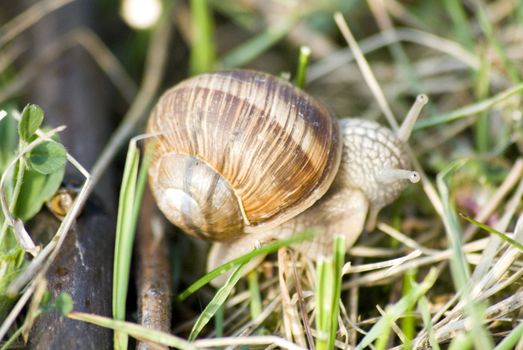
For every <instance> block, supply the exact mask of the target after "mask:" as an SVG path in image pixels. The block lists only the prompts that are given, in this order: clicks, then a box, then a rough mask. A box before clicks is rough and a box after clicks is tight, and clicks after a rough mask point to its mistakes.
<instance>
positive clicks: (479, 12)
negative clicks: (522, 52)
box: [474, 1, 521, 84]
mask: <svg viewBox="0 0 523 350" xmlns="http://www.w3.org/2000/svg"><path fill="white" fill-rule="evenodd" d="M475 5H476V11H474V13H475V14H476V18H477V19H478V22H479V25H480V27H481V29H482V30H483V32H484V33H485V35H486V36H487V38H488V41H489V43H490V45H491V46H492V47H493V48H494V50H495V51H496V53H497V54H498V57H499V59H500V61H501V64H502V67H503V68H504V70H505V71H506V72H507V73H508V75H509V77H510V79H512V81H513V82H514V83H516V84H519V83H521V77H520V75H519V72H518V69H517V67H516V66H515V65H514V63H512V61H510V59H509V58H508V55H507V52H506V51H505V48H504V45H503V44H501V43H500V42H499V40H498V38H497V37H496V33H495V30H494V28H493V27H492V24H491V23H490V20H489V19H488V17H487V14H486V12H485V9H484V8H483V6H482V4H481V3H480V2H479V1H475Z"/></svg>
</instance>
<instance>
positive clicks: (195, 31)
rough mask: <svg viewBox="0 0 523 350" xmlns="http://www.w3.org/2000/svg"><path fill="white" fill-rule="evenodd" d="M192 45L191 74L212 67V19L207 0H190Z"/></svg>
mask: <svg viewBox="0 0 523 350" xmlns="http://www.w3.org/2000/svg"><path fill="white" fill-rule="evenodd" d="M191 25H192V27H191V28H192V35H193V38H192V42H191V44H192V46H191V58H190V72H191V74H192V75H196V74H201V73H205V72H209V71H211V70H213V69H214V65H215V59H216V52H215V51H216V50H215V47H214V21H213V16H212V13H211V10H210V8H209V2H208V0H191Z"/></svg>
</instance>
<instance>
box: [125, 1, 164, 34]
mask: <svg viewBox="0 0 523 350" xmlns="http://www.w3.org/2000/svg"><path fill="white" fill-rule="evenodd" d="M161 13H162V4H161V2H160V0H123V2H122V9H121V15H122V17H123V19H124V20H125V22H127V24H128V25H129V26H131V27H133V28H135V29H147V28H150V27H152V26H153V25H154V24H155V23H156V22H157V21H158V18H160V14H161Z"/></svg>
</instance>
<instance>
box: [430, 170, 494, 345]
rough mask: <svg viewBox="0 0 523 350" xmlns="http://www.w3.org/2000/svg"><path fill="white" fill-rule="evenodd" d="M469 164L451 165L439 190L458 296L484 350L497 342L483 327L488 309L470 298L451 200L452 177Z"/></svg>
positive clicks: (440, 176) (442, 175)
mask: <svg viewBox="0 0 523 350" xmlns="http://www.w3.org/2000/svg"><path fill="white" fill-rule="evenodd" d="M465 162H466V161H463V160H459V161H455V162H453V163H451V164H450V165H449V166H447V167H446V168H445V169H443V171H441V172H440V173H439V174H438V176H437V180H436V182H437V187H438V191H439V193H440V198H441V203H442V204H443V217H442V219H443V224H444V226H445V231H446V233H447V238H448V241H449V245H450V248H451V250H452V256H451V258H450V272H451V276H452V280H453V282H454V285H455V288H456V291H457V292H460V298H461V300H462V301H463V303H464V304H465V311H466V313H467V314H468V315H469V316H470V319H471V320H472V322H471V323H472V325H471V334H472V340H473V341H474V344H475V345H476V346H477V347H480V348H482V349H491V348H493V341H492V338H491V336H490V334H489V333H488V331H487V330H486V329H485V327H484V325H483V321H484V320H485V315H484V308H483V307H482V305H481V304H478V303H475V302H474V301H473V299H472V297H471V295H470V288H471V287H470V284H469V280H470V272H469V267H468V263H467V259H466V257H465V253H464V252H463V248H462V247H463V241H462V237H463V230H462V229H461V227H460V224H459V221H458V216H457V214H456V211H455V209H454V206H453V203H452V201H451V199H450V198H451V197H450V191H449V186H448V183H449V182H450V178H451V176H452V175H453V174H454V173H455V172H456V170H457V169H459V168H460V167H462V166H463V165H464V164H465Z"/></svg>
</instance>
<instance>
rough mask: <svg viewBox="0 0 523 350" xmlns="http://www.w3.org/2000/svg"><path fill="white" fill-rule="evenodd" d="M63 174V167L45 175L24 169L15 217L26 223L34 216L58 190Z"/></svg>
mask: <svg viewBox="0 0 523 350" xmlns="http://www.w3.org/2000/svg"><path fill="white" fill-rule="evenodd" d="M64 173H65V167H64V166H62V168H61V169H59V170H58V171H55V172H53V173H52V174H47V175H45V174H42V173H39V172H37V171H35V170H33V169H31V168H29V169H26V171H25V173H24V181H23V183H22V188H21V189H20V194H19V195H18V200H17V201H16V207H15V210H14V214H15V216H16V217H17V218H20V219H22V221H27V220H29V219H30V218H32V217H33V216H35V215H36V213H38V212H39V211H40V209H41V208H42V205H43V204H44V203H45V202H46V201H47V200H49V199H50V198H51V197H52V196H53V194H55V192H56V191H57V190H58V188H59V187H60V184H61V183H62V179H63V177H64Z"/></svg>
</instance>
